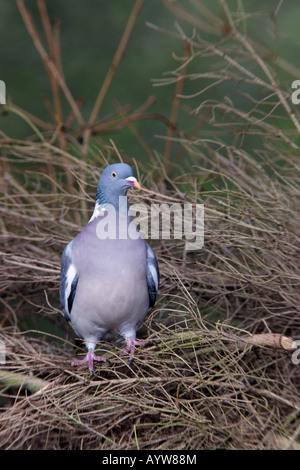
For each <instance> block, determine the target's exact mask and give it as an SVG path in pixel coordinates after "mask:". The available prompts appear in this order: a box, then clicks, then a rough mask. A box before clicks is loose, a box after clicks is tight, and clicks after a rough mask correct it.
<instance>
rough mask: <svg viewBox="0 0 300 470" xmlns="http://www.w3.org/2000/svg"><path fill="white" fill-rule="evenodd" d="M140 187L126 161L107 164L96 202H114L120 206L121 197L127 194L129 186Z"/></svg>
mask: <svg viewBox="0 0 300 470" xmlns="http://www.w3.org/2000/svg"><path fill="white" fill-rule="evenodd" d="M132 187H134V188H138V189H139V188H140V184H139V182H138V181H137V180H136V178H135V177H134V176H133V171H132V168H131V167H130V166H129V165H127V164H126V163H114V164H113V165H109V166H107V167H106V168H105V169H104V170H103V172H102V175H101V178H100V180H99V184H98V188H97V194H96V202H97V203H98V204H112V205H113V206H114V207H115V208H116V209H117V208H118V207H119V197H120V196H126V194H127V191H128V189H129V188H132Z"/></svg>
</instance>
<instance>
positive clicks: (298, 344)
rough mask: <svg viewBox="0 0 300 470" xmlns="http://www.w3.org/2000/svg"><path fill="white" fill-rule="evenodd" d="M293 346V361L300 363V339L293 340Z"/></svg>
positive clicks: (296, 363)
mask: <svg viewBox="0 0 300 470" xmlns="http://www.w3.org/2000/svg"><path fill="white" fill-rule="evenodd" d="M292 348H293V349H295V351H294V352H293V354H292V363H293V364H295V365H298V364H300V339H296V340H295V341H293V344H292Z"/></svg>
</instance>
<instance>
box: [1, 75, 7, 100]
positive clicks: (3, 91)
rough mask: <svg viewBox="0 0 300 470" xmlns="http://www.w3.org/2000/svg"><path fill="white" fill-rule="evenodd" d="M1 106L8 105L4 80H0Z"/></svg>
mask: <svg viewBox="0 0 300 470" xmlns="http://www.w3.org/2000/svg"><path fill="white" fill-rule="evenodd" d="M0 104H6V86H5V82H4V81H3V80H0Z"/></svg>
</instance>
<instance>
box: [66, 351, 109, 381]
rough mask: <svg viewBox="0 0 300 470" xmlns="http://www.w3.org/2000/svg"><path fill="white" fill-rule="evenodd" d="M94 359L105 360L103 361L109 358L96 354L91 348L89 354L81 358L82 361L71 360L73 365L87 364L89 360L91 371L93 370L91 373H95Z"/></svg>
mask: <svg viewBox="0 0 300 470" xmlns="http://www.w3.org/2000/svg"><path fill="white" fill-rule="evenodd" d="M93 361H103V362H106V361H107V359H106V357H102V356H96V354H95V353H94V351H92V350H89V351H88V353H87V355H86V356H85V357H84V358H83V359H82V360H81V361H75V362H71V365H72V366H81V365H82V364H85V363H86V362H88V364H89V371H90V372H91V374H93V375H95V376H96V374H95V372H94V369H93Z"/></svg>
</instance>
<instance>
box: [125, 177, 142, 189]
mask: <svg viewBox="0 0 300 470" xmlns="http://www.w3.org/2000/svg"><path fill="white" fill-rule="evenodd" d="M125 181H127V183H129V184H130V186H133V187H134V188H137V189H141V185H140V183H139V182H138V181H137V179H136V178H135V177H134V176H129V177H128V178H125Z"/></svg>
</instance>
